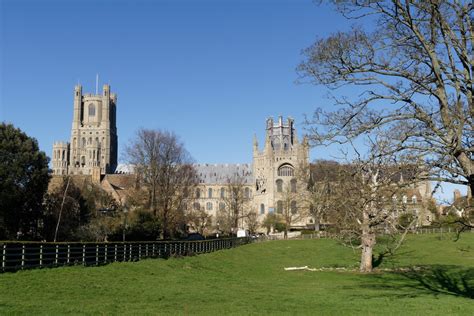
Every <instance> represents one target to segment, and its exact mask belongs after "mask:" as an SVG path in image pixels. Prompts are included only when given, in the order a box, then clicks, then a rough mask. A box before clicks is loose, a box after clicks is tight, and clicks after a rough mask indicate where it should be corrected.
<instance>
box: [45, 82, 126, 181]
mask: <svg viewBox="0 0 474 316" xmlns="http://www.w3.org/2000/svg"><path fill="white" fill-rule="evenodd" d="M116 107H117V95H116V94H114V93H111V92H110V86H109V85H107V84H106V85H104V86H103V89H102V93H101V94H83V93H82V87H81V86H80V85H77V86H75V88H74V112H73V120H72V128H71V138H70V142H69V143H64V142H57V143H55V144H54V145H53V155H52V157H53V160H52V165H53V174H55V175H66V174H71V175H72V174H85V175H96V176H97V175H103V174H107V173H113V172H114V171H115V169H116V167H117V143H118V142H117V127H116Z"/></svg>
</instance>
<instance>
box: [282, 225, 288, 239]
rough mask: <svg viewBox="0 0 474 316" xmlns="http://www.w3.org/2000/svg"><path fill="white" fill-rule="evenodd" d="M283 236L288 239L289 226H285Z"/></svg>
mask: <svg viewBox="0 0 474 316" xmlns="http://www.w3.org/2000/svg"><path fill="white" fill-rule="evenodd" d="M283 238H284V239H288V228H286V227H285V231H284V233H283Z"/></svg>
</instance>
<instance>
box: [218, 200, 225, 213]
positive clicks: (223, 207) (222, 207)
mask: <svg viewBox="0 0 474 316" xmlns="http://www.w3.org/2000/svg"><path fill="white" fill-rule="evenodd" d="M223 210H225V204H224V203H223V202H220V203H219V211H223Z"/></svg>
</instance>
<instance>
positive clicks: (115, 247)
mask: <svg viewBox="0 0 474 316" xmlns="http://www.w3.org/2000/svg"><path fill="white" fill-rule="evenodd" d="M114 261H117V244H115V245H114Z"/></svg>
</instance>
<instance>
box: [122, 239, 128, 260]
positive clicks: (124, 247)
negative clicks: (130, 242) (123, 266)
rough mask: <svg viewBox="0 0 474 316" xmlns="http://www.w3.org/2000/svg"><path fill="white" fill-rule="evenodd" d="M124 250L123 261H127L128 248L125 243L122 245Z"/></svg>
mask: <svg viewBox="0 0 474 316" xmlns="http://www.w3.org/2000/svg"><path fill="white" fill-rule="evenodd" d="M122 250H123V261H125V260H126V259H127V246H126V245H125V243H123V244H122Z"/></svg>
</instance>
